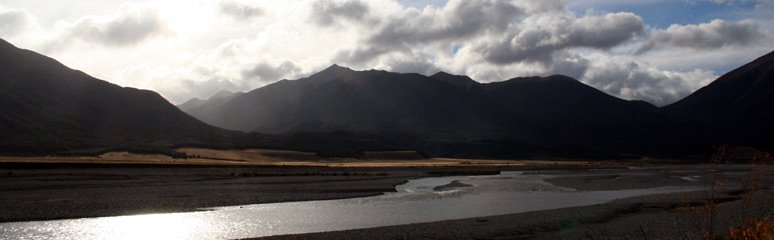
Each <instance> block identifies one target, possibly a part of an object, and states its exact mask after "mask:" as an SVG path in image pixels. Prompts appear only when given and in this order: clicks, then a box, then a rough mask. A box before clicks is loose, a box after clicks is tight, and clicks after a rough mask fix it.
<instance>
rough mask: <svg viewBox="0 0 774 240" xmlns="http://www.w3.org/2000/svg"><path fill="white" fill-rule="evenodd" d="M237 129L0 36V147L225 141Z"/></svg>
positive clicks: (63, 147)
mask: <svg viewBox="0 0 774 240" xmlns="http://www.w3.org/2000/svg"><path fill="white" fill-rule="evenodd" d="M233 134H234V133H231V132H228V131H225V130H221V129H217V128H215V127H211V126H208V125H206V124H204V123H202V122H200V121H199V120H197V119H195V118H193V117H191V116H188V115H187V114H185V113H183V112H182V111H180V110H178V109H177V108H176V107H175V106H173V105H172V104H170V103H169V102H167V101H166V100H165V99H164V98H162V97H161V96H160V95H158V94H157V93H155V92H152V91H147V90H139V89H134V88H124V87H120V86H117V85H114V84H111V83H108V82H105V81H102V80H99V79H96V78H93V77H91V76H89V75H87V74H85V73H83V72H80V71H76V70H72V69H70V68H67V67H66V66H64V65H62V64H61V63H59V62H57V61H56V60H54V59H51V58H48V57H45V56H43V55H40V54H37V53H35V52H32V51H28V50H23V49H19V48H16V47H15V46H13V45H11V44H10V43H8V42H5V41H3V40H0V148H2V149H3V150H4V151H5V152H7V151H55V150H66V149H71V148H85V147H95V148H96V147H116V146H139V145H153V146H169V145H173V144H184V143H189V144H207V143H212V142H216V141H222V140H223V139H222V137H223V136H227V135H233Z"/></svg>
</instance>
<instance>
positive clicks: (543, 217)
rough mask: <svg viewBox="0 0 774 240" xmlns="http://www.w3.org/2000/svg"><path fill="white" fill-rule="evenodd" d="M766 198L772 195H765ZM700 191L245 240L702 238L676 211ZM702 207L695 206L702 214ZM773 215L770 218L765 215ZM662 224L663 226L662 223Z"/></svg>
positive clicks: (695, 216) (733, 206) (732, 206)
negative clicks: (566, 206) (557, 207)
mask: <svg viewBox="0 0 774 240" xmlns="http://www.w3.org/2000/svg"><path fill="white" fill-rule="evenodd" d="M766 194H772V191H768V192H767V193H766ZM703 200H704V192H703V191H694V192H683V193H668V194H655V195H645V196H637V197H630V198H623V199H617V200H613V201H611V202H607V203H603V204H596V205H589V206H580V207H570V208H560V209H551V210H541V211H533V212H525V213H516V214H505V215H495V216H486V217H475V218H466V219H456V220H446V221H439V222H427V223H415V224H406V225H395V226H384V227H376V228H365V229H352V230H344V231H332V232H319V233H306V234H289V235H277V236H268V237H259V238H247V239H245V240H248V239H249V240H259V239H260V240H267V239H279V240H295V239H372V240H381V239H578V238H582V239H643V235H644V236H646V237H645V238H646V239H671V238H675V237H676V236H686V237H689V239H694V238H697V237H700V236H702V234H703V231H705V229H702V224H703V222H702V221H701V220H702V219H703V218H704V213H702V212H692V211H685V210H681V209H680V207H679V206H680V205H681V204H683V203H684V202H686V201H688V202H690V203H697V204H698V203H701V202H703ZM702 206H703V205H697V206H695V207H698V208H697V209H701V207H702ZM741 209H742V206H741V201H740V200H733V201H728V202H723V203H719V204H718V205H717V211H718V215H719V216H722V217H723V218H724V221H720V222H719V223H718V224H717V225H716V228H717V229H716V231H717V232H719V233H722V232H724V231H726V230H727V229H728V228H730V227H731V226H735V225H737V224H738V223H737V222H733V221H731V222H729V221H725V220H728V219H736V218H738V217H740V214H739V213H740V210H741ZM769 214H772V212H769ZM665 220H666V221H665Z"/></svg>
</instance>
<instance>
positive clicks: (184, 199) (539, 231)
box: [0, 164, 774, 239]
mask: <svg viewBox="0 0 774 240" xmlns="http://www.w3.org/2000/svg"><path fill="white" fill-rule="evenodd" d="M493 169H497V170H496V171H530V170H535V171H532V172H529V173H527V174H546V175H553V176H552V177H551V178H549V179H547V180H546V182H549V183H551V184H554V185H557V186H562V187H568V188H574V189H580V190H617V189H632V188H647V187H658V186H683V185H697V184H702V183H701V182H696V181H688V180H686V178H685V176H691V178H690V179H694V177H698V178H699V179H701V178H703V177H704V176H699V175H701V174H708V173H712V174H721V175H724V176H726V175H727V176H730V177H726V179H725V180H727V181H736V180H738V178H739V173H743V171H746V170H748V169H749V166H748V165H728V166H720V167H719V169H715V170H713V171H707V167H706V166H705V165H661V166H659V167H650V168H643V169H595V168H589V169H577V168H567V169H556V168H548V167H546V168H543V169H540V168H537V167H536V166H529V167H518V168H517V167H508V168H502V167H501V168H491V167H478V168H476V167H469V166H468V167H400V168H398V167H370V168H365V167H355V168H352V167H319V166H314V167H310V166H306V167H301V166H293V167H288V166H281V167H280V166H264V167H255V166H251V167H221V166H167V165H164V166H158V165H156V166H152V165H147V166H145V165H143V166H140V167H138V166H131V165H130V166H127V165H119V166H113V167H110V166H108V165H99V166H89V165H78V164H75V165H72V164H64V165H48V167H43V168H41V167H40V166H38V165H35V164H32V165H8V164H0V207H2V208H3V209H5V210H4V211H3V212H2V213H0V222H20V221H43V220H55V219H71V218H81V217H109V216H123V215H137V214H149V213H170V212H187V211H199V210H201V209H203V208H212V207H221V206H234V205H248V204H261V203H276V202H294V201H314V200H329V199H343V198H358V197H367V196H374V195H381V194H384V193H385V192H394V191H395V186H397V185H400V184H403V183H405V182H407V181H409V180H411V179H418V178H424V177H438V176H448V175H470V174H474V173H480V174H491V173H494V172H493ZM543 170H551V171H543ZM769 170H771V169H769ZM621 172H625V173H634V174H621ZM770 172H771V171H770ZM431 173H432V174H431ZM567 174H573V175H572V176H570V175H567ZM696 174H699V175H696ZM768 176H774V175H772V174H769V175H768ZM720 179H723V178H720ZM766 181H767V183H766V184H767V185H766V186H772V177H768V178H767V179H766ZM447 185H449V186H452V187H464V186H457V185H458V184H454V183H449V184H447ZM440 187H443V186H440ZM769 192H774V191H769ZM722 194H724V195H722V197H724V198H725V199H726V200H728V199H731V200H728V201H727V202H723V203H721V204H727V205H729V206H731V207H724V209H726V208H727V209H739V207H738V206H734V204H736V205H738V202H739V201H736V200H737V199H739V196H738V195H732V194H731V191H727V192H724V193H722ZM52 196H55V197H56V198H52ZM718 196H721V195H718ZM771 196H774V195H771ZM704 197H706V196H705V195H702V194H699V193H695V194H693V195H692V196H691V197H686V196H685V195H684V194H682V193H673V194H661V195H659V196H639V197H632V198H627V199H619V200H614V201H612V202H608V203H604V204H598V205H592V206H584V207H573V208H566V209H554V210H543V211H537V212H527V213H517V214H509V215H499V216H489V217H479V218H471V219H460V220H447V221H441V222H432V223H418V224H409V225H398V226H386V227H377V228H369V229H355V230H345V231H338V232H323V233H309V234H302V235H281V236H270V237H265V238H261V239H315V238H318V239H327V238H342V239H348V238H349V239H353V238H363V237H364V236H367V238H374V239H394V238H412V239H414V238H418V239H422V238H433V237H434V236H435V237H437V236H439V234H440V236H444V235H443V234H445V232H444V231H446V232H457V233H458V234H462V233H464V232H476V233H477V234H478V235H475V236H470V237H461V238H459V239H474V238H494V237H499V236H506V237H514V236H515V237H518V238H521V237H524V238H530V237H535V238H546V237H550V238H554V237H557V236H559V237H558V238H564V237H567V236H573V235H566V234H568V233H573V234H586V233H587V232H589V231H591V230H590V228H595V229H617V228H620V227H616V226H615V225H614V224H619V223H617V222H620V221H624V220H625V221H624V222H626V221H645V220H627V219H630V218H633V219H639V218H645V219H648V216H649V215H647V214H656V215H658V214H661V215H660V216H661V217H662V218H668V219H672V218H675V216H676V215H675V214H674V211H676V210H675V209H677V207H676V206H678V205H680V204H681V203H683V202H685V201H689V202H690V204H693V205H697V206H699V205H701V203H702V201H703V199H704ZM726 200H724V201H726ZM724 206H725V205H724ZM576 211H577V212H579V213H583V214H585V215H583V214H581V215H577V214H576V213H575V212H576ZM723 211H728V210H723ZM732 212H733V211H732ZM622 213H625V214H622ZM600 216H603V217H604V219H602V220H604V221H602V220H599V218H600ZM523 219H530V220H529V221H522V220H523ZM622 219H623V220H622ZM655 219H656V220H657V218H655ZM519 221H521V222H519ZM648 221H654V219H651V220H648ZM514 222H519V224H515V225H514V224H511V225H508V224H505V223H514ZM568 224H569V225H572V227H571V228H570V229H566V226H564V225H568ZM610 224H613V225H610ZM569 225H568V226H569ZM557 226H559V227H557ZM627 226H628V225H627ZM649 227H650V226H649ZM652 228H653V229H654V230H648V231H651V232H654V233H656V232H658V231H660V229H659V228H658V227H657V226H654V227H652ZM525 229H526V230H525ZM573 229H575V230H573ZM579 229H581V230H579ZM621 229H624V228H621ZM463 230H464V231H463ZM559 230H561V231H559ZM592 230H593V229H592ZM629 230H631V229H629ZM635 230H636V229H635ZM460 231H462V232H460ZM605 231H608V230H605ZM621 231H623V230H621ZM635 232H636V231H635ZM613 233H614V234H623V235H614V236H630V235H626V234H628V232H627V233H621V232H620V231H619V232H613ZM613 233H610V234H613ZM404 234H410V235H404ZM514 234H516V235H514ZM525 234H526V235H525ZM562 234H565V235H562ZM607 234H608V233H605V235H603V236H608V235H607ZM460 236H464V235H460ZM520 236H521V237H520ZM561 236H564V237H561ZM631 236H633V237H635V238H637V237H638V236H639V235H638V236H634V235H631ZM665 236H669V235H665ZM449 237H452V236H451V235H449ZM640 237H641V236H640ZM629 238H631V237H629Z"/></svg>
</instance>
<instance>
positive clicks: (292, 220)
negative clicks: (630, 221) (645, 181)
mask: <svg viewBox="0 0 774 240" xmlns="http://www.w3.org/2000/svg"><path fill="white" fill-rule="evenodd" d="M545 178H546V176H542V175H522V174H520V173H518V172H511V173H503V174H501V175H496V176H475V177H441V178H426V179H418V180H412V181H409V182H408V183H406V184H404V185H401V186H398V187H397V188H396V189H397V190H398V192H396V193H388V194H385V195H382V196H375V197H366V198H354V199H341V200H327V201H308V202H288V203H273V204H257V205H245V206H233V207H222V208H213V209H209V210H210V211H200V212H190V213H172V214H151V215H137V216H122V217H104V218H86V219H73V220H57V221H40V222H17V223H2V224H0V239H236V238H247V237H259V236H271V235H279V234H293V233H309V232H321V231H337V230H347V229H356V228H368V227H378V226H389V225H398V224H408V223H419V222H431V221H441V220H449V219H461V218H469V217H480V216H489V215H498V214H508V213H518V212H526V211H536V210H545V209H553V208H562V207H574V206H582V205H590V204H598V203H604V202H607V201H610V200H613V199H616V198H624V197H630V196H637V195H644V194H652V193H665V192H677V191H686V190H691V189H689V188H677V187H667V188H652V189H635V190H620V191H588V192H582V191H574V190H572V189H566V188H560V187H557V186H554V185H551V184H549V183H546V182H545V181H543V179H545ZM455 180H456V181H461V182H463V183H465V184H468V185H472V187H465V188H457V189H451V190H448V191H440V192H439V191H434V190H433V187H436V186H441V185H445V184H448V183H450V182H452V181H455Z"/></svg>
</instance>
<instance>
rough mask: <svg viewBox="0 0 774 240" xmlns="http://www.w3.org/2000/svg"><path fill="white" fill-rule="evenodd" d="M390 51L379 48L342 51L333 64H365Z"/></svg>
mask: <svg viewBox="0 0 774 240" xmlns="http://www.w3.org/2000/svg"><path fill="white" fill-rule="evenodd" d="M389 51H390V50H388V49H384V48H379V47H360V48H356V49H351V50H341V51H339V52H338V53H337V54H336V56H334V57H333V62H335V63H343V64H345V65H353V66H354V65H358V64H363V63H366V62H368V61H370V60H371V59H374V58H375V57H378V56H379V55H382V54H384V53H386V52H389Z"/></svg>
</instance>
